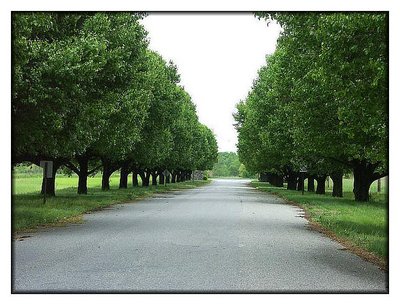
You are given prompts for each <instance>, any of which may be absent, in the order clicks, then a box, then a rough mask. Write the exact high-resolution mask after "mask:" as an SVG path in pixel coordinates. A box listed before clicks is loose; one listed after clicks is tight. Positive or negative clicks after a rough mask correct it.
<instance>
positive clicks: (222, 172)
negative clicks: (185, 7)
mask: <svg viewBox="0 0 400 305" xmlns="http://www.w3.org/2000/svg"><path fill="white" fill-rule="evenodd" d="M239 167H240V161H239V158H238V155H237V154H236V153H235V152H219V153H218V161H217V163H215V164H214V167H213V169H212V174H213V176H215V177H238V176H239Z"/></svg>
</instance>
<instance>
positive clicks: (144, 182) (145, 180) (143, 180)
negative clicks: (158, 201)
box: [139, 171, 150, 187]
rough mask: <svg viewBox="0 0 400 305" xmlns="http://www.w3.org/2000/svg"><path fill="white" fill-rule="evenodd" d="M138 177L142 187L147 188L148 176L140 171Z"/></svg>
mask: <svg viewBox="0 0 400 305" xmlns="http://www.w3.org/2000/svg"><path fill="white" fill-rule="evenodd" d="M139 176H140V178H141V179H142V186H146V187H147V186H149V184H150V174H149V173H148V172H145V171H140V172H139Z"/></svg>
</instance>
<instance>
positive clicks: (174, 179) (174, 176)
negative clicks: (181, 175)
mask: <svg viewBox="0 0 400 305" xmlns="http://www.w3.org/2000/svg"><path fill="white" fill-rule="evenodd" d="M175 182H176V172H175V171H172V173H171V183H175Z"/></svg>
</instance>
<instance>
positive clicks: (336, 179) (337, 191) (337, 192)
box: [331, 171, 343, 197]
mask: <svg viewBox="0 0 400 305" xmlns="http://www.w3.org/2000/svg"><path fill="white" fill-rule="evenodd" d="M331 178H332V181H333V188H332V196H333V197H343V171H337V172H333V173H331Z"/></svg>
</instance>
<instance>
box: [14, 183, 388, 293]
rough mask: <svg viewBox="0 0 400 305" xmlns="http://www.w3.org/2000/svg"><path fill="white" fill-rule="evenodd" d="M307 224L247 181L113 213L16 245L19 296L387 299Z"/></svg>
mask: <svg viewBox="0 0 400 305" xmlns="http://www.w3.org/2000/svg"><path fill="white" fill-rule="evenodd" d="M301 215H302V211H301V210H300V209H299V208H296V207H294V206H291V205H288V204H285V203H284V202H283V201H282V200H281V199H278V198H276V197H274V196H272V195H269V194H266V193H261V192H259V191H257V190H255V189H252V188H250V187H248V181H244V180H222V179H221V180H215V181H213V182H212V183H211V184H210V185H208V186H205V187H200V188H197V189H193V190H187V191H183V192H179V193H173V194H171V193H170V194H162V195H157V196H156V197H153V198H149V199H145V200H142V201H140V202H134V203H129V204H120V205H115V206H113V207H112V208H109V209H106V210H103V211H98V212H95V213H92V214H87V215H85V217H84V219H85V223H84V224H80V225H69V226H67V227H61V228H60V227H59V228H51V229H46V230H41V231H38V232H36V233H31V234H29V235H31V237H29V238H25V239H23V240H16V241H14V242H13V291H14V292H44V293H47V292H276V293H279V292H387V276H386V273H385V272H383V271H381V270H380V269H379V268H377V267H376V266H374V265H372V264H370V263H368V262H366V261H364V260H363V259H361V258H359V257H358V256H356V255H354V254H351V253H349V252H347V251H344V250H343V247H342V246H341V245H340V244H338V243H337V242H334V241H332V240H330V239H329V238H327V237H325V236H323V235H322V234H321V233H318V232H315V231H312V230H310V229H309V228H308V227H307V220H305V219H304V218H302V217H301Z"/></svg>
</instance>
